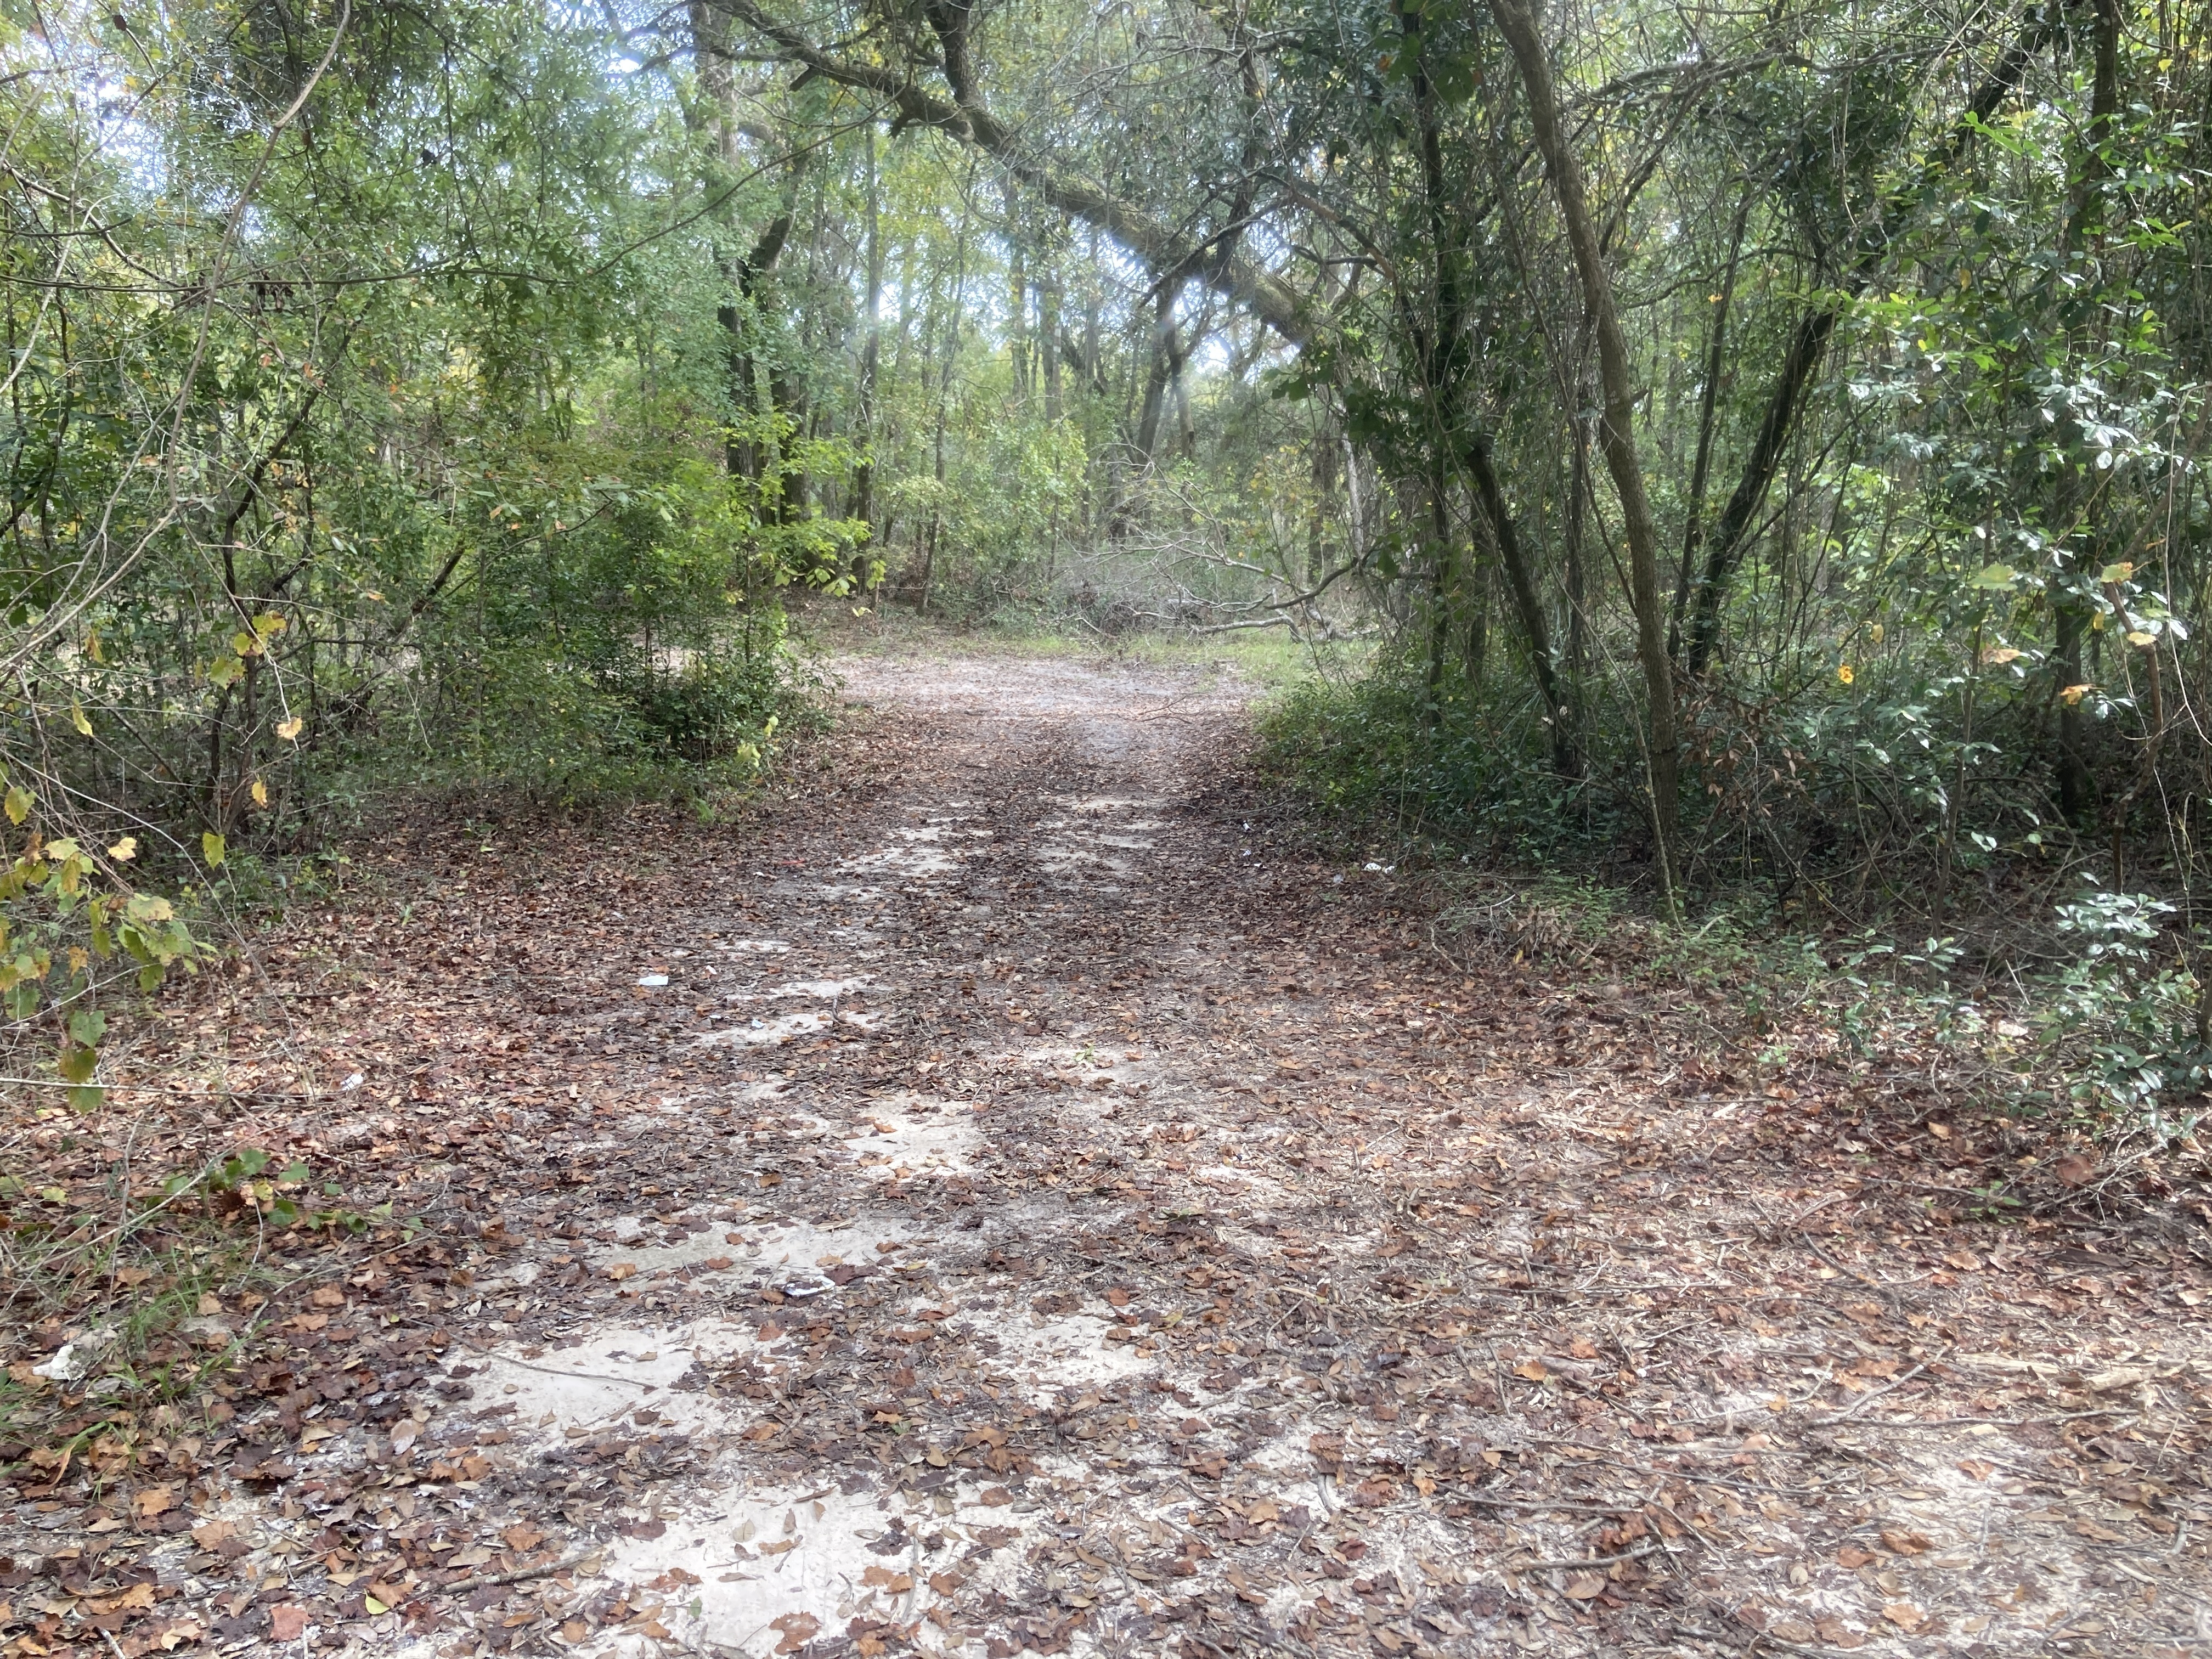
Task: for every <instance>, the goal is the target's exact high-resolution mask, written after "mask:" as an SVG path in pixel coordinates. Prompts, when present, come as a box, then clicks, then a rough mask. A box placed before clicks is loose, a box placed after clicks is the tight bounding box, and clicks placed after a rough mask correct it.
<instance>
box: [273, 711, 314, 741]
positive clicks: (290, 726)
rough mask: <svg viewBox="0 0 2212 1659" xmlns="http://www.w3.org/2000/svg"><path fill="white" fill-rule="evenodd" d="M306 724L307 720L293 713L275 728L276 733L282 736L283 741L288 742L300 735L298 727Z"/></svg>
mask: <svg viewBox="0 0 2212 1659" xmlns="http://www.w3.org/2000/svg"><path fill="white" fill-rule="evenodd" d="M306 724H307V722H306V721H305V720H301V718H300V716H299V715H297V714H295V715H293V716H292V718H291V719H290V720H286V721H285V722H283V725H281V726H278V727H277V728H276V735H277V736H278V737H280V738H283V739H284V741H285V742H287V743H290V742H291V741H292V740H293V739H294V738H297V737H298V736H299V735H300V728H301V726H305V725H306Z"/></svg>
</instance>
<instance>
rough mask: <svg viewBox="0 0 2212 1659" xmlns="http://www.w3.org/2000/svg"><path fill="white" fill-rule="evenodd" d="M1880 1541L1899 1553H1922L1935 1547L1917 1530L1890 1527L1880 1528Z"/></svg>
mask: <svg viewBox="0 0 2212 1659" xmlns="http://www.w3.org/2000/svg"><path fill="white" fill-rule="evenodd" d="M1881 1541H1882V1542H1883V1543H1884V1544H1886V1545H1887V1546H1888V1547H1890V1548H1891V1549H1893V1550H1894V1551H1896V1552H1897V1553H1898V1554H1899V1555H1922V1554H1925V1553H1927V1552H1928V1551H1929V1550H1932V1549H1934V1548H1935V1546H1934V1545H1933V1544H1931V1543H1929V1541H1927V1539H1925V1538H1923V1537H1922V1536H1921V1534H1918V1533H1917V1532H1906V1531H1904V1530H1903V1529H1902V1528H1892V1527H1884V1528H1882V1530H1881Z"/></svg>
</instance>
